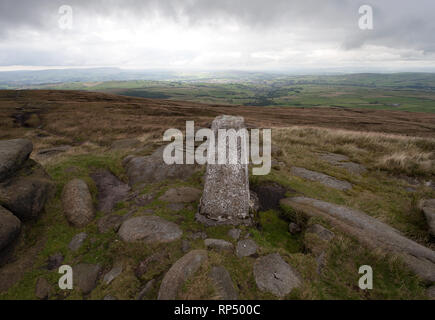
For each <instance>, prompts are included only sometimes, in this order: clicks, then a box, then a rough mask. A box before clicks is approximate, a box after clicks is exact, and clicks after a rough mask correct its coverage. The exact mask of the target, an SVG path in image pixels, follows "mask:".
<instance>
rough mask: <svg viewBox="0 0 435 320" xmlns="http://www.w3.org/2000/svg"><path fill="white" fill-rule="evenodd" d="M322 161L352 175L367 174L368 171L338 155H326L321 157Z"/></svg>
mask: <svg viewBox="0 0 435 320" xmlns="http://www.w3.org/2000/svg"><path fill="white" fill-rule="evenodd" d="M320 159H322V160H324V161H326V162H329V163H330V164H332V165H334V166H337V167H341V168H343V169H346V170H347V171H348V172H349V173H352V174H362V173H365V172H367V169H366V168H365V167H364V166H363V165H361V164H359V163H355V162H351V161H349V157H347V156H345V155H342V154H337V153H324V154H321V155H320Z"/></svg>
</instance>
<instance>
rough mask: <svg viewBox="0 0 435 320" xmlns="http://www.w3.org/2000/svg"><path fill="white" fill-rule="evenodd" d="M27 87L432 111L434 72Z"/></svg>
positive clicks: (236, 102) (219, 101) (238, 102)
mask: <svg viewBox="0 0 435 320" xmlns="http://www.w3.org/2000/svg"><path fill="white" fill-rule="evenodd" d="M31 88H33V89H35V88H36V89H67V90H87V91H101V92H108V93H115V94H120V95H127V96H134V97H143V98H157V99H173V100H185V101H196V102H203V103H216V104H229V105H250V106H262V107H267V106H291V107H305V108H311V107H337V108H359V109H384V110H400V111H413V112H431V113H434V112H435V74H432V73H400V74H351V75H333V76H311V75H310V76H288V75H279V74H278V75H270V74H264V75H262V74H252V75H251V76H250V77H249V76H244V77H239V78H237V77H236V76H231V75H230V74H225V75H219V76H214V77H213V76H212V75H207V76H203V77H199V76H197V77H185V78H182V80H165V81H154V80H152V81H151V80H129V81H104V82H68V83H57V84H45V85H33V86H31Z"/></svg>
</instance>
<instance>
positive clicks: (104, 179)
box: [91, 169, 130, 213]
mask: <svg viewBox="0 0 435 320" xmlns="http://www.w3.org/2000/svg"><path fill="white" fill-rule="evenodd" d="M91 178H92V179H93V180H94V182H95V185H96V186H97V190H98V195H97V197H98V206H97V210H99V211H101V212H103V213H110V212H112V210H113V208H114V207H115V205H116V204H117V203H118V202H120V201H123V200H125V199H126V198H127V196H128V192H129V191H130V187H129V186H128V185H127V184H125V183H123V182H122V181H120V180H119V179H118V178H117V177H116V176H114V175H113V174H112V173H111V172H110V171H108V170H104V169H100V170H97V171H95V172H93V173H92V174H91Z"/></svg>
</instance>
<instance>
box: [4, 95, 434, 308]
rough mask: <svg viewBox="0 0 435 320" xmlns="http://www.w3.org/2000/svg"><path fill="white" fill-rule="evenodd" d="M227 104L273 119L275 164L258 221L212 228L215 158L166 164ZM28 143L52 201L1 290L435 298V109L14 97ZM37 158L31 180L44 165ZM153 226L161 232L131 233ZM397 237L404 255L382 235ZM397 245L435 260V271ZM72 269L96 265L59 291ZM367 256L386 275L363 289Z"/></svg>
mask: <svg viewBox="0 0 435 320" xmlns="http://www.w3.org/2000/svg"><path fill="white" fill-rule="evenodd" d="M223 114H228V115H238V116H242V117H244V119H245V123H246V125H247V126H248V127H250V128H254V127H258V128H272V139H273V152H272V157H273V168H272V171H271V173H270V174H269V175H266V176H250V177H249V183H250V188H251V191H252V192H255V194H256V195H257V196H258V209H257V212H256V214H255V223H254V224H253V225H250V226H238V227H233V226H222V225H220V226H219V225H218V226H212V227H207V226H204V225H203V224H201V223H199V222H198V221H197V220H196V219H195V214H196V213H197V211H198V205H199V201H200V200H199V199H200V197H201V194H202V192H203V189H204V174H205V168H204V167H201V166H198V167H196V166H195V167H194V168H192V167H189V168H186V167H185V166H182V168H181V169H177V170H175V171H171V170H170V169H167V168H165V167H164V166H162V165H161V163H160V162H161V153H160V152H161V148H160V147H161V145H162V135H163V132H164V130H165V129H167V128H178V129H180V130H183V129H184V128H185V121H186V120H194V121H195V125H196V126H197V127H210V124H211V122H212V121H213V119H214V118H215V117H216V116H219V115H223ZM16 138H25V139H28V140H30V141H31V143H33V151H32V153H31V155H30V158H31V159H32V160H35V161H37V162H38V163H39V164H40V165H41V166H42V168H43V170H45V171H46V173H47V174H48V175H49V177H50V178H51V180H52V183H53V185H54V190H53V196H52V197H51V198H50V199H48V200H47V202H46V205H45V210H42V211H41V212H40V213H38V216H37V217H36V218H35V217H34V218H33V219H29V220H25V219H23V222H22V226H21V233H20V235H19V236H18V238H17V240H16V243H15V244H14V248H13V249H14V250H13V253H12V255H11V256H10V257H8V258H7V259H6V261H7V263H4V264H3V265H2V267H0V299H46V298H49V299H95V300H97V299H130V300H132V299H139V300H141V299H150V300H153V299H157V298H159V297H173V295H175V297H178V298H182V299H234V298H238V299H428V298H429V297H430V290H432V291H433V279H432V282H431V280H430V279H431V277H433V274H430V272H431V271H432V270H433V264H434V263H435V261H431V260H430V258H431V257H433V256H434V249H435V244H434V242H433V236H432V235H431V233H430V229H429V226H428V224H427V222H426V220H425V216H424V214H423V212H422V210H421V206H419V202H420V200H423V199H431V198H435V114H431V113H418V112H415V113H414V112H405V111H385V110H367V109H348V108H329V107H328V108H326V107H325V108H318V109H312V108H291V107H277V106H274V107H267V108H264V107H253V106H230V105H220V104H201V103H197V102H187V101H175V100H162V99H144V98H135V97H127V96H119V95H114V94H105V93H95V92H86V91H69V90H66V91H60V90H59V91H51V90H30V91H26V90H22V91H21V90H17V91H12V90H4V91H0V140H6V139H16ZM26 147H27V145H26ZM27 161H31V160H27ZM31 165H32V166H31V168H33V169H32V170H29V168H27V167H24V168H22V169H19V171H18V174H17V175H18V176H19V175H20V174H23V175H24V176H26V175H30V176H32V175H34V174H36V173H38V174H39V169H38V170H36V169H34V168H39V167H37V166H36V165H35V164H34V163H33V162H31ZM24 166H25V165H24ZM149 168H152V170H149ZM20 170H21V171H20ZM36 171H38V172H36ZM35 172H36V173H35ZM143 172H145V173H143ZM162 177H163V178H162ZM38 179H39V178H38ZM44 179H47V177H45V176H44ZM77 179H80V181H83V182H84V186H83V183H82V186H80V183H79V182H77ZM72 181H73V182H72ZM74 181H75V182H74ZM74 184H75V185H74ZM65 186H67V187H65ZM3 187H4V186H3V185H1V186H0V188H3ZM6 187H7V186H6ZM6 187H5V188H6ZM74 187H75V188H84V189H87V188H88V189H89V193H90V200H89V202H90V205H89V206H88V207H87V209H89V211H92V214H90V215H89V219H88V221H86V223H83V224H79V223H77V224H75V223H72V221H73V222H74V219H72V218H71V216H70V215H73V214H74V213H71V212H69V211H70V210H69V209H68V208H69V207H68V206H67V205H65V203H69V204H71V205H74V203H73V202H74V199H73V200H71V199H68V196H65V194H67V193H68V192H66V191H65V189H68V188H74ZM17 190H18V189H17ZM1 197H2V193H1V192H0V203H1V201H2V200H1V199H2V198H1ZM306 199H311V200H309V202H310V203H309V204H301V203H300V202H301V201H302V202H304V201H308V200H306ZM298 201H299V202H298ZM316 201H321V204H322V203H323V204H324V203H326V205H323V209H319V208H318V207H316V205H318V203H317V202H316ZM6 202H7V201H6ZM2 205H3V203H2ZM325 206H326V208H327V209H328V208H332V211H334V210H336V211H340V210H344V212H345V213H347V214H349V215H350V216H352V215H355V217H359V218H360V219H361V221H362V223H363V224H365V223H368V224H370V223H372V224H373V225H376V226H377V228H379V229H376V230H371V229H370V226H369V227H367V226H366V225H364V226H365V227H364V228H362V229H363V230H362V231H361V230H356V231H355V228H354V227H349V226H348V225H347V224H346V223H344V222H343V221H341V220H340V221H338V222H337V220H334V219H332V220H330V219H328V218H327V214H325V213H324V211H325V210H326V209H325ZM336 206H340V207H339V208H346V209H337V207H336ZM11 210H12V209H11ZM361 217H362V218H361ZM337 219H338V218H337ZM129 221H130V222H129ZM144 221H147V223H148V222H149V221H151V222H152V223H153V224H154V226H155V228H156V229H154V231H155V234H157V235H156V236H155V237H157V238H159V239H158V240H160V241H162V242H159V241H150V242H147V243H145V244H144V243H141V242H135V241H131V240H134V237H135V236H136V235H137V233H140V232H139V231H141V230H139V231H137V230H138V229H134V228H135V226H136V224H135V223H136V222H138V225H140V223H143V222H144ZM80 222H82V221H80ZM343 225H344V227H343ZM139 229H140V228H139ZM130 230H132V231H131V232H129V231H130ZM161 230H164V231H165V232H161ZM392 230H393V231H392ZM384 231H385V232H384ZM387 231H388V232H387ZM366 232H367V233H366ZM383 233H385V234H387V236H390V238H388V237H387V239H389V240H390V239H393V240H394V241H396V242H394V244H395V245H396V248H395V249H394V248H393V249H391V248H388V245H384V242H385V241H384V242H382V241H380V240H379V239H378V237H379V238H382V235H383ZM398 234H400V236H397V235H398ZM147 236H149V235H147ZM149 237H151V238H153V239H155V237H154V236H149ZM363 238H367V239H372V240H373V241H375V240H379V241H380V242H379V243H381V244H382V245H378V244H379V243H378V242H376V243H375V247H376V248H375V249H373V246H371V245H370V243H368V242H367V241H364V240H362V239H363ZM162 239H163V240H162ZM211 240H213V241H211ZM216 240H218V241H216ZM397 248H402V249H403V250H402V251H403V252H404V253H406V254H407V253H408V251H411V252H413V253H414V254H415V257H416V259H420V258H422V256H423V258H424V256H425V255H426V256H428V257H429V258H428V259H427V260H428V265H429V267H428V268H427V270H429V275H427V273H426V274H425V271H427V270H423V271H421V270H417V271H416V268H413V266H415V263H410V262H409V261H407V260H406V259H405V258H406V255H405V256H402V255H401V253H397ZM413 250H414V251H413ZM186 256H187V257H186ZM404 257H405V258H404ZM195 259H197V260H196V261H200V262H201V263H199V264H193V262H192V261H194V260H195ZM268 259H270V260H272V261H274V262H276V263H277V264H278V265H281V266H283V268H286V267H287V266H291V268H290V270H291V271H292V272H294V274H297V277H296V279H297V280H295V279H292V281H293V282H292V285H293V286H294V288H293V286H292V290H285V289H287V288H284V289H282V290H281V287H280V288H279V289H278V290H273V289H272V290H267V289H268V286H267V284H266V285H265V286H262V284H264V282H267V281H266V280H267V279H266V280H264V279H263V280H261V279H260V280H259V278H261V276H262V275H263V273H267V272H268V269H267V261H268ZM422 260H424V259H422ZM418 261H420V260H418ZM0 263H1V261H0ZM189 263H192V264H193V265H194V266H195V267H194V268H193V269H194V270H195V272H192V274H189V277H188V279H187V280H186V281H183V282H181V285H180V286H179V287H177V289H179V290H177V291H176V292H175V293H174V292H171V288H170V285H168V280H167V279H168V277H169V276H168V274H169V275H171V276H172V275H173V276H174V279H178V278H179V277H180V274H181V273H182V272H181V271H180V270H183V268H182V267H183V266H184V267H185V266H186V265H187V266H189V265H191V264H189ZM61 264H67V265H71V266H73V267H74V268H75V270H76V271H77V270H78V271H77V272H78V273H79V274H86V276H84V277H83V278H85V279H81V280H80V281H79V283H78V285H77V287H75V288H74V289H73V290H60V289H59V288H58V286H57V282H58V279H59V276H60V275H59V273H58V272H57V268H58V267H59V266H60V265H61ZM362 265H370V266H371V267H372V268H373V270H374V286H373V289H372V290H366V291H364V290H360V289H359V287H358V279H359V277H360V275H359V274H358V268H359V267H360V266H362ZM421 265H422V266H426V265H425V264H424V263H423V262H422V264H421ZM417 269H418V268H417ZM177 270H178V271H177ZM286 270H287V269H286ZM420 271H421V272H420ZM186 273H188V272H186ZM284 273H285V272H284ZM292 274H293V273H292ZM286 275H287V276H288V274H286ZM422 275H423V276H422ZM425 275H426V276H425ZM177 277H178V278H177ZM186 277H187V276H186ZM428 279H429V280H428ZM183 280H185V279H183ZM262 281H263V282H262ZM431 286H432V287H431ZM264 287H266V289H264ZM431 288H432V289H431Z"/></svg>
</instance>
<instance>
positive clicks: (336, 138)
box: [274, 126, 435, 176]
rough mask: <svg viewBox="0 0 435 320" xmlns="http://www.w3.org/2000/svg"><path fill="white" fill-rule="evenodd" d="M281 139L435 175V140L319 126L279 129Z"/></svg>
mask: <svg viewBox="0 0 435 320" xmlns="http://www.w3.org/2000/svg"><path fill="white" fill-rule="evenodd" d="M274 136H275V138H276V140H277V141H280V142H284V143H297V144H301V145H311V146H318V147H319V149H323V150H327V151H330V152H338V153H343V154H345V155H347V156H349V157H350V158H351V159H353V160H355V161H357V162H362V163H366V164H367V165H370V166H372V167H373V168H375V169H382V170H386V171H391V172H394V173H399V174H400V173H403V174H409V175H426V176H431V175H435V139H433V138H420V137H409V136H403V135H394V134H385V133H377V132H358V131H351V130H342V129H338V130H337V129H326V128H317V127H299V126H294V127H291V128H287V129H284V128H277V129H276V130H275V135H274Z"/></svg>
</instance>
